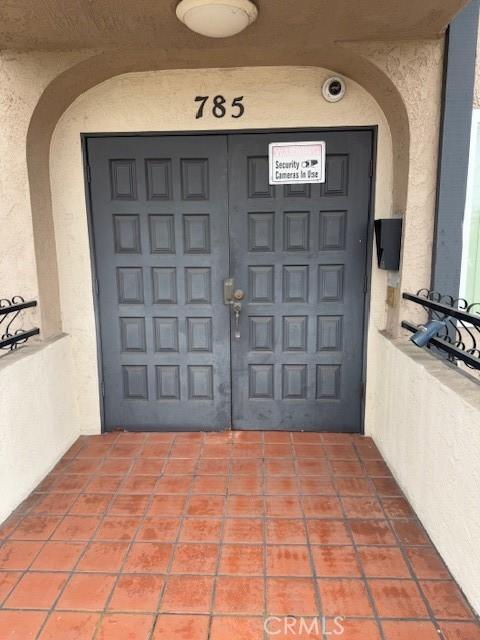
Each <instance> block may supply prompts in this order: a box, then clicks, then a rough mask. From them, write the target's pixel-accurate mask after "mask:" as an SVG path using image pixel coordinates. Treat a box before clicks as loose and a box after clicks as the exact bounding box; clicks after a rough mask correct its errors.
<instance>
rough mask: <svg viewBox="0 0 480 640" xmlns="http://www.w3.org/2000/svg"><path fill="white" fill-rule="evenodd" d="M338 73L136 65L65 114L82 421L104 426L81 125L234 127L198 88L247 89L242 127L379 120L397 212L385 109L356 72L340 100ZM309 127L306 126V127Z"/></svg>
mask: <svg viewBox="0 0 480 640" xmlns="http://www.w3.org/2000/svg"><path fill="white" fill-rule="evenodd" d="M329 75H332V72H329V71H327V70H324V69H312V68H296V67H283V68H261V67H259V68H254V69H216V70H212V69H208V70H200V71H199V70H196V71H191V70H183V71H158V72H148V73H132V74H126V75H123V76H119V77H116V78H113V79H111V80H108V81H106V82H104V83H102V84H101V85H98V86H97V87H95V88H93V89H90V90H89V91H87V92H86V93H84V94H83V95H82V96H81V97H79V98H78V99H77V100H76V101H75V102H74V103H73V104H72V105H71V106H70V107H69V109H68V110H67V111H66V112H65V113H64V115H63V116H62V118H61V119H60V121H59V123H58V125H57V127H56V130H55V132H54V136H53V139H52V146H51V153H50V162H51V190H52V201H53V212H54V225H55V238H56V243H57V260H58V266H59V278H60V300H61V311H62V325H63V328H64V331H66V332H67V333H69V334H70V335H71V336H72V339H73V343H72V344H73V349H74V359H75V363H76V367H75V376H76V379H75V389H76V390H77V394H78V403H79V407H80V415H81V416H82V431H83V432H84V433H91V432H96V431H98V429H99V424H100V423H99V398H98V380H97V358H96V340H95V333H96V332H95V322H94V314H93V295H92V275H91V268H90V254H89V238H88V229H87V214H86V208H85V188H84V177H83V167H82V153H81V145H80V134H81V133H82V132H83V133H88V132H109V131H110V132H119V131H133V132H135V131H180V130H186V131H191V130H200V129H204V130H212V129H222V128H225V126H226V124H225V120H221V119H217V118H214V117H213V116H212V115H211V114H209V115H206V117H205V118H203V119H202V120H196V119H195V113H196V105H195V104H194V102H193V97H194V96H195V95H215V94H216V93H218V91H219V87H221V90H222V93H223V94H225V95H226V96H232V97H233V96H236V95H243V96H244V101H245V105H246V112H245V117H244V118H242V119H241V120H233V121H231V122H228V126H229V127H232V128H236V129H240V128H247V129H248V128H251V129H255V128H279V129H281V128H287V127H321V126H329V127H332V126H352V125H378V127H379V130H378V171H377V189H376V196H375V209H376V211H379V212H381V215H382V216H388V215H390V213H391V208H392V205H391V193H392V146H391V138H390V132H389V128H388V125H387V122H386V119H385V116H384V114H383V113H382V111H381V109H380V108H379V107H378V105H377V104H376V102H375V101H374V100H373V99H372V97H371V96H370V95H369V94H368V93H367V92H366V91H365V90H364V89H362V88H361V87H360V86H359V85H358V84H356V83H355V82H353V81H349V82H348V90H347V95H346V97H345V98H344V100H342V101H341V102H339V103H336V104H331V103H328V102H326V101H325V100H323V99H322V97H321V95H320V88H321V86H322V84H323V82H324V80H325V79H326V78H327V77H328V76H329ZM299 135H300V137H301V134H299ZM384 291H385V274H384V273H382V272H381V271H379V270H378V269H376V268H374V271H373V282H372V301H371V311H372V313H371V322H372V326H376V327H377V328H383V326H384V323H385V305H384Z"/></svg>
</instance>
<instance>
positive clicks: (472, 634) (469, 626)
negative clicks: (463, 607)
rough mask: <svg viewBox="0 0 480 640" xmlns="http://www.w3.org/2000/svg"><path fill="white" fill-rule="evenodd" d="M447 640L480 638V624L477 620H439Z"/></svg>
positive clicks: (477, 639)
mask: <svg viewBox="0 0 480 640" xmlns="http://www.w3.org/2000/svg"><path fill="white" fill-rule="evenodd" d="M438 626H439V627H440V629H441V631H442V633H443V635H444V636H445V640H480V624H479V623H475V622H439V623H438Z"/></svg>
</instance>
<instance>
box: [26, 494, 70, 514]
mask: <svg viewBox="0 0 480 640" xmlns="http://www.w3.org/2000/svg"><path fill="white" fill-rule="evenodd" d="M75 500H77V494H76V493H49V494H46V495H45V496H44V497H43V498H40V500H38V502H37V503H36V504H35V505H34V507H33V509H32V513H42V514H49V515H64V514H65V513H67V511H68V510H69V509H70V507H71V506H72V505H73V503H74V502H75Z"/></svg>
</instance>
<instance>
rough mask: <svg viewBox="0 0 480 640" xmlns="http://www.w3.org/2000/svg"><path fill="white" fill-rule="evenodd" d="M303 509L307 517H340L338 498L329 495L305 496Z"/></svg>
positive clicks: (341, 513)
mask: <svg viewBox="0 0 480 640" xmlns="http://www.w3.org/2000/svg"><path fill="white" fill-rule="evenodd" d="M302 502H303V511H304V513H305V517H307V518H341V517H342V516H343V512H342V509H341V505H340V500H339V499H338V498H334V497H331V496H305V497H303V498H302Z"/></svg>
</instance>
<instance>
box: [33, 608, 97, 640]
mask: <svg viewBox="0 0 480 640" xmlns="http://www.w3.org/2000/svg"><path fill="white" fill-rule="evenodd" d="M99 620H100V615H99V614H98V613H83V612H79V611H78V612H77V611H53V612H52V613H51V614H50V616H49V618H48V620H47V622H46V624H45V626H44V628H43V630H42V633H41V634H40V637H39V640H92V638H93V636H94V634H95V629H96V626H97V623H98V621H99Z"/></svg>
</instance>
